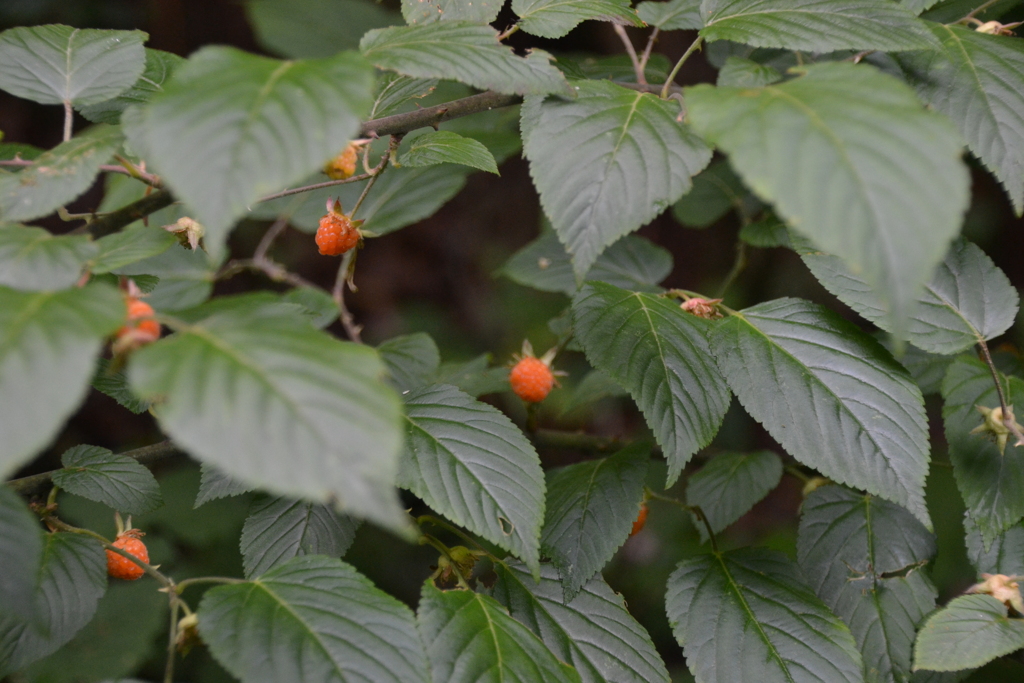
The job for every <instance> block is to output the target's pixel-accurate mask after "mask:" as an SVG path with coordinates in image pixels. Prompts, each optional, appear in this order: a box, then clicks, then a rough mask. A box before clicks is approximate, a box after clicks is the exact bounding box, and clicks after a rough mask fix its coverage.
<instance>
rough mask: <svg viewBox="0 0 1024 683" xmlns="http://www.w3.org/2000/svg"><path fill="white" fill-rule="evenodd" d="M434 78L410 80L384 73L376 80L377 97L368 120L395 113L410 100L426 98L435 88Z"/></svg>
mask: <svg viewBox="0 0 1024 683" xmlns="http://www.w3.org/2000/svg"><path fill="white" fill-rule="evenodd" d="M437 82H438V81H437V79H436V78H410V77H409V76H402V75H400V74H396V73H390V72H384V73H382V74H381V75H380V77H379V78H378V79H377V96H376V98H375V99H374V101H373V108H371V109H370V115H369V118H370V119H379V118H381V117H383V116H388V115H389V114H394V113H397V112H398V111H399V110H400V109H402V108H403V106H404V105H407V104H409V103H410V101H411V100H418V99H422V98H424V97H426V96H427V95H429V94H430V93H432V92H433V91H434V88H436V87H437Z"/></svg>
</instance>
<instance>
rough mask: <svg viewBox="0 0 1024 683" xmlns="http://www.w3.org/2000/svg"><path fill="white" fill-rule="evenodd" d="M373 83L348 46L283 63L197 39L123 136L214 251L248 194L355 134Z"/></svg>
mask: <svg viewBox="0 0 1024 683" xmlns="http://www.w3.org/2000/svg"><path fill="white" fill-rule="evenodd" d="M372 92H373V71H372V69H370V67H369V65H368V64H366V63H365V62H364V61H363V60H362V58H360V57H359V56H358V55H356V54H353V53H350V52H343V53H341V54H339V55H337V56H335V57H330V58H326V59H313V60H306V61H287V62H283V61H279V60H276V59H268V58H266V57H260V56H257V55H252V54H247V53H245V52H242V51H240V50H236V49H234V48H228V47H205V48H203V49H201V50H199V51H198V52H196V53H195V54H193V55H192V56H191V57H190V58H189V60H188V62H186V63H185V64H183V65H182V66H181V67H180V68H178V69H177V70H176V71H175V72H174V75H173V76H172V77H171V79H170V80H169V81H168V82H167V84H166V85H165V86H164V90H163V92H162V93H159V94H157V95H155V96H154V97H153V99H152V101H151V102H150V103H149V104H148V105H147V106H146V107H145V108H144V109H142V110H141V111H140V114H139V115H138V119H137V120H135V121H134V123H133V125H132V126H130V127H129V128H128V135H129V139H130V140H131V143H132V145H133V147H135V148H137V149H138V150H140V152H141V153H142V154H143V156H145V157H146V159H147V161H149V162H150V163H152V164H153V165H154V166H155V167H156V168H157V169H158V170H159V173H160V175H161V177H162V178H163V179H164V180H165V181H166V182H167V184H168V185H169V186H170V187H171V188H172V189H173V190H174V193H175V194H176V195H177V196H180V197H181V198H182V199H183V200H184V201H185V203H186V204H188V205H189V207H191V208H192V210H193V211H194V214H193V217H194V218H195V219H196V220H198V221H199V222H200V223H202V224H203V225H204V226H205V227H206V237H205V241H206V246H207V248H208V249H210V250H211V251H212V252H214V253H215V254H217V253H220V251H221V250H222V247H223V244H224V241H225V239H226V238H227V234H228V231H229V230H230V228H231V226H232V223H233V222H234V221H235V220H236V219H237V218H239V217H240V216H241V215H243V214H244V213H245V212H246V211H248V209H249V206H250V205H251V204H252V203H253V202H255V201H256V200H257V199H259V198H260V197H261V196H263V195H265V194H268V193H270V192H273V191H275V190H279V189H281V188H282V187H284V186H286V185H288V184H290V183H295V182H298V181H300V180H302V179H303V178H305V177H306V176H307V175H309V174H310V173H312V172H313V171H315V170H316V169H318V168H320V167H321V166H323V164H324V162H326V161H327V160H328V159H329V158H331V156H333V155H334V154H335V153H336V152H337V150H339V149H341V148H342V147H344V146H345V144H346V143H347V142H348V141H349V140H350V139H351V138H352V137H354V136H355V134H356V132H357V131H358V129H359V120H360V119H361V118H362V117H363V116H365V115H366V113H367V112H368V111H369V110H370V105H371V104H372V103H373V95H372ZM130 111H139V110H136V109H134V108H133V109H132V110H130Z"/></svg>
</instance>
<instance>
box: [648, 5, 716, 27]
mask: <svg viewBox="0 0 1024 683" xmlns="http://www.w3.org/2000/svg"><path fill="white" fill-rule="evenodd" d="M636 13H637V14H638V15H639V16H640V18H641V19H642V20H643V21H644V22H646V23H647V25H648V26H654V27H656V28H659V29H661V30H662V31H676V30H679V29H684V28H704V20H703V19H702V18H701V16H700V0H669V2H654V1H653V0H646V1H645V2H641V3H640V4H638V5H637V6H636Z"/></svg>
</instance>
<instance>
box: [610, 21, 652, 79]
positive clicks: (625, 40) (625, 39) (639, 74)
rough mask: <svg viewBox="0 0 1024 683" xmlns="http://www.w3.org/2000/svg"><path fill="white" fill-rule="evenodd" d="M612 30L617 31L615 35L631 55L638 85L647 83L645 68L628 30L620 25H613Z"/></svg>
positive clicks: (630, 59) (630, 58)
mask: <svg viewBox="0 0 1024 683" xmlns="http://www.w3.org/2000/svg"><path fill="white" fill-rule="evenodd" d="M612 28H613V29H614V30H615V35H617V36H618V37H619V40H621V41H622V45H623V47H625V48H626V54H627V55H629V61H630V62H632V63H633V71H634V72H635V73H636V82H637V83H647V77H646V76H644V67H643V65H642V64H640V58H639V57H637V55H636V48H635V47H633V41H632V40H630V39H629V34H628V33H626V29H625V28H623V27H622V26H620V25H619V24H612Z"/></svg>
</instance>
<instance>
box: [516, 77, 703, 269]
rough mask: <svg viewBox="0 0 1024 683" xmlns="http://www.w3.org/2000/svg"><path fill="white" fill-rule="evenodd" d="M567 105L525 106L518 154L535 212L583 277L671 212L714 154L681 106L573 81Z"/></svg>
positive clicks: (620, 89)
mask: <svg viewBox="0 0 1024 683" xmlns="http://www.w3.org/2000/svg"><path fill="white" fill-rule="evenodd" d="M573 89H574V90H575V91H576V97H575V98H574V99H563V98H560V97H554V98H549V99H547V100H543V101H541V100H539V99H532V100H527V103H526V104H525V105H524V106H523V110H522V129H523V141H524V151H525V154H526V157H527V158H528V159H529V160H530V174H531V175H532V177H533V181H534V184H535V185H536V186H537V188H538V191H539V192H540V201H541V205H542V206H543V207H544V212H545V213H546V214H547V215H548V217H549V218H550V219H551V223H552V225H553V226H554V228H555V232H557V233H558V237H559V239H560V240H561V241H562V243H563V244H565V245H566V248H567V251H568V252H569V253H570V254H572V256H573V268H574V270H575V272H576V275H577V276H578V277H580V278H582V277H583V275H585V274H586V273H587V271H589V270H590V267H591V266H592V265H593V264H594V262H595V261H596V260H597V257H598V256H600V254H601V252H602V251H604V250H605V248H606V247H608V246H609V245H611V244H612V243H614V242H616V241H617V240H618V239H619V238H620V237H622V236H623V235H627V234H629V233H631V232H633V231H634V230H636V229H637V228H639V227H640V226H642V225H644V224H645V223H647V222H649V221H650V220H651V219H653V218H654V217H656V216H657V215H658V214H660V213H661V212H662V211H664V210H665V208H667V207H668V206H669V205H671V204H672V203H673V202H675V201H676V200H677V199H679V197H681V196H682V195H683V194H684V193H685V192H686V191H687V190H689V189H690V187H691V181H690V177H691V176H693V175H694V174H695V173H697V172H698V171H700V170H701V169H702V168H704V166H706V165H707V163H708V162H709V161H710V160H711V150H710V149H708V147H707V145H706V144H704V141H703V140H701V139H700V138H698V137H697V136H696V135H694V134H693V132H692V131H691V130H690V129H689V127H688V126H686V125H685V124H683V123H681V122H680V120H678V118H677V117H678V114H679V107H678V103H676V102H672V101H669V100H661V99H659V98H658V97H656V96H654V95H650V94H645V93H641V92H637V91H634V90H627V89H626V88H623V87H620V86H618V85H615V84H613V83H607V82H601V81H578V82H575V83H574V85H573Z"/></svg>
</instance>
